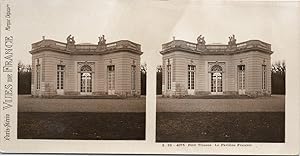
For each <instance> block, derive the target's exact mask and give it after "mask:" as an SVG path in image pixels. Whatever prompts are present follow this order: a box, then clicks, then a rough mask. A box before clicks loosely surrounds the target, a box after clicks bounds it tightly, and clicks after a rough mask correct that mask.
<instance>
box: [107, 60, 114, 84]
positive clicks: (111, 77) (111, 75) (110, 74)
mask: <svg viewBox="0 0 300 156" xmlns="http://www.w3.org/2000/svg"><path fill="white" fill-rule="evenodd" d="M107 79H108V90H115V66H114V65H110V66H107Z"/></svg>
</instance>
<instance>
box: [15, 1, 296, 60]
mask: <svg viewBox="0 0 300 156" xmlns="http://www.w3.org/2000/svg"><path fill="white" fill-rule="evenodd" d="M299 7H300V5H299V2H276V3H274V2H229V1H226V2H225V1H214V2H209V1H199V0H190V1H189V0H152V1H151V0H103V1H101V0H85V1H83V0H68V1H67V0H19V1H17V3H16V5H15V10H14V11H15V32H16V35H15V36H16V37H15V38H16V49H17V52H18V55H17V56H16V57H17V59H18V60H21V61H22V62H24V63H25V64H30V63H31V55H30V54H29V51H30V49H31V44H32V43H34V42H37V41H39V40H41V39H42V36H46V38H48V39H54V40H58V41H62V42H66V37H67V36H68V35H69V34H72V35H74V36H75V40H76V43H94V44H97V42H98V36H100V35H102V34H104V35H105V36H106V39H107V42H113V41H117V40H121V39H128V40H131V41H133V42H136V43H139V44H141V45H142V51H143V52H144V54H143V55H142V63H144V62H147V61H149V60H152V61H154V60H155V61H156V63H157V64H160V63H161V56H160V54H159V51H160V50H161V44H163V43H166V42H168V41H170V40H172V37H173V36H175V37H176V39H182V40H187V41H191V42H196V38H197V36H198V35H200V34H202V35H204V36H205V39H206V43H207V44H209V43H224V44H226V43H227V42H228V36H229V35H231V34H235V36H236V38H237V42H243V41H246V40H250V39H259V40H262V41H264V42H268V43H270V44H272V50H273V51H274V54H273V55H272V62H275V61H278V60H284V59H286V56H287V55H292V54H294V53H295V52H299V46H298V45H299V43H300V38H299V37H300V32H299V31H300V29H299V28H300V19H299V15H300V11H299V10H300V9H299Z"/></svg>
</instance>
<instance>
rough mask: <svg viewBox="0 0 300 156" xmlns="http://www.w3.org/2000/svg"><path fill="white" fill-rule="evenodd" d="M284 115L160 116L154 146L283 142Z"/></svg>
mask: <svg viewBox="0 0 300 156" xmlns="http://www.w3.org/2000/svg"><path fill="white" fill-rule="evenodd" d="M284 119H285V118H284V112H161V113H157V121H156V125H157V126H156V127H157V128H156V141H157V142H274V143H275V142H284V136H285V130H284V127H285V126H284V125H285V120H284Z"/></svg>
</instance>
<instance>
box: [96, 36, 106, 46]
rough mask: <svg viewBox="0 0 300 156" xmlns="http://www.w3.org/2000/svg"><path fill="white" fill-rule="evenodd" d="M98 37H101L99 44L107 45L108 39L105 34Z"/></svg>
mask: <svg viewBox="0 0 300 156" xmlns="http://www.w3.org/2000/svg"><path fill="white" fill-rule="evenodd" d="M98 38H99V42H98V44H99V45H105V44H106V39H105V36H104V35H102V36H101V37H98Z"/></svg>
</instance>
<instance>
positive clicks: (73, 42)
mask: <svg viewBox="0 0 300 156" xmlns="http://www.w3.org/2000/svg"><path fill="white" fill-rule="evenodd" d="M67 44H75V39H74V36H72V35H69V36H68V37H67Z"/></svg>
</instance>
